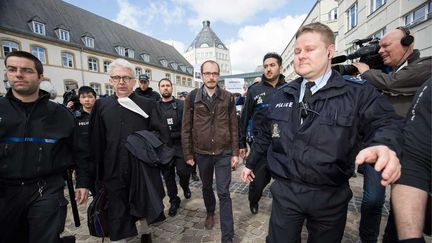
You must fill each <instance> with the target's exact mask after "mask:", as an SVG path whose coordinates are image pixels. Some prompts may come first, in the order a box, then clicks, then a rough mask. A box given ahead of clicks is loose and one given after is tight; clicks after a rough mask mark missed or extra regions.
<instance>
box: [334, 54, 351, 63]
mask: <svg viewBox="0 0 432 243" xmlns="http://www.w3.org/2000/svg"><path fill="white" fill-rule="evenodd" d="M346 60H347V56H345V55H341V56H337V57H333V58H332V61H331V64H336V63H341V62H345V61H346Z"/></svg>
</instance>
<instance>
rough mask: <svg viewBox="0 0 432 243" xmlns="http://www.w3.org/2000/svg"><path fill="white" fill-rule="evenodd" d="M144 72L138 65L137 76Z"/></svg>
mask: <svg viewBox="0 0 432 243" xmlns="http://www.w3.org/2000/svg"><path fill="white" fill-rule="evenodd" d="M141 74H142V69H141V68H139V67H136V68H135V76H137V77H138V76H140V75H141Z"/></svg>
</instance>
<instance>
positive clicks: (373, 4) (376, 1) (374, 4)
mask: <svg viewBox="0 0 432 243" xmlns="http://www.w3.org/2000/svg"><path fill="white" fill-rule="evenodd" d="M385 3H386V0H370V13H373V12H375V10H377V9H378V8H380V7H381V6H382V5H384V4H385Z"/></svg>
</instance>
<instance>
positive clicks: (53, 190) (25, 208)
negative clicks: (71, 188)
mask: <svg viewBox="0 0 432 243" xmlns="http://www.w3.org/2000/svg"><path fill="white" fill-rule="evenodd" d="M15 183H16V182H14V183H8V182H5V181H1V182H0V231H1V233H0V242H1V243H10V242H14V243H27V242H32V243H33V242H35V243H59V242H60V233H61V232H63V230H64V224H65V220H66V207H67V203H68V202H67V200H66V199H65V197H64V191H63V190H64V178H63V176H62V175H57V176H53V177H50V178H47V179H41V180H40V181H39V183H38V182H32V183H29V184H26V183H24V184H23V185H18V184H15ZM43 185H45V186H44V189H43V192H42V196H41V195H40V193H39V192H38V190H39V188H40V187H41V186H43Z"/></svg>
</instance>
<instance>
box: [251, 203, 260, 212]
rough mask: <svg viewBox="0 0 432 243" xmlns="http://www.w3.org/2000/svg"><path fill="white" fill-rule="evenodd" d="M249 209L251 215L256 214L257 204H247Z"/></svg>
mask: <svg viewBox="0 0 432 243" xmlns="http://www.w3.org/2000/svg"><path fill="white" fill-rule="evenodd" d="M249 208H250V211H251V213H252V214H257V213H258V203H249Z"/></svg>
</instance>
